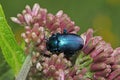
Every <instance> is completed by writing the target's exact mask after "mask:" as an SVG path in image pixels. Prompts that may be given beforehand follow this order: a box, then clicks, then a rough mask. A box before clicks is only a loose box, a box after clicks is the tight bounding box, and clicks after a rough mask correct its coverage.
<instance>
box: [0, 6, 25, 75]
mask: <svg viewBox="0 0 120 80" xmlns="http://www.w3.org/2000/svg"><path fill="white" fill-rule="evenodd" d="M0 47H1V49H2V53H3V55H4V57H5V59H6V61H7V63H8V64H9V65H10V66H11V68H12V69H13V71H14V73H15V75H16V74H17V73H18V72H19V70H20V68H21V66H22V64H23V62H24V59H25V55H24V52H23V50H22V49H21V48H20V47H19V46H18V44H17V42H16V40H15V38H14V35H13V33H12V31H11V29H10V27H9V25H8V24H7V21H6V19H5V15H4V13H3V10H2V7H1V5H0Z"/></svg>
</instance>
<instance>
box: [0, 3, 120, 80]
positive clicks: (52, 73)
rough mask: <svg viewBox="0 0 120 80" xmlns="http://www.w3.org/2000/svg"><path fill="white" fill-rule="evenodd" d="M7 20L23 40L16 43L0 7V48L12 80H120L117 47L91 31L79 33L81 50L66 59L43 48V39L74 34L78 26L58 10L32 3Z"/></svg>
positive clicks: (62, 55)
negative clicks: (49, 9) (12, 74)
mask: <svg viewBox="0 0 120 80" xmlns="http://www.w3.org/2000/svg"><path fill="white" fill-rule="evenodd" d="M11 20H12V21H13V22H15V23H17V24H19V25H20V26H23V27H24V29H25V32H24V33H21V37H22V38H23V39H24V42H22V43H21V46H20V45H18V44H17V42H16V40H15V38H14V35H13V33H12V31H11V29H10V27H9V26H8V24H7V22H6V19H5V16H4V13H3V11H2V7H1V6H0V47H1V49H2V53H3V55H4V57H5V59H6V61H7V62H8V64H9V65H10V66H11V68H12V69H13V71H14V74H15V79H16V80H120V47H118V48H116V49H113V48H112V47H111V44H110V43H107V42H105V41H104V40H103V39H102V37H101V36H94V35H93V33H94V30H93V29H91V28H90V29H88V30H87V31H86V32H84V33H82V34H81V35H79V36H81V37H82V38H83V40H84V46H83V48H82V50H80V51H77V52H75V54H74V55H73V56H71V57H69V58H66V57H65V54H64V53H59V54H55V53H51V52H49V51H48V50H47V49H46V47H47V46H46V38H49V37H50V36H51V35H52V34H54V33H61V34H62V33H63V30H64V29H66V30H67V32H68V33H74V34H77V32H79V31H80V27H79V26H76V25H75V22H74V21H72V20H71V19H70V17H69V16H68V15H67V14H65V13H64V12H63V11H62V10H60V11H58V12H57V13H56V14H55V15H53V14H52V13H48V12H47V9H44V8H41V7H40V5H39V4H37V3H35V4H34V6H33V7H32V8H31V7H30V6H29V5H26V7H25V9H24V10H23V11H22V13H19V14H17V17H11Z"/></svg>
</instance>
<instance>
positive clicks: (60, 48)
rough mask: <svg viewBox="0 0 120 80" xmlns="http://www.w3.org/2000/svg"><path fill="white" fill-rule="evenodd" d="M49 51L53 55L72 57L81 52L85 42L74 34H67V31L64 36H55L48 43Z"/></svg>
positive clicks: (57, 34) (58, 34)
mask: <svg viewBox="0 0 120 80" xmlns="http://www.w3.org/2000/svg"><path fill="white" fill-rule="evenodd" d="M46 46H47V50H48V51H50V52H52V53H62V52H64V54H65V56H71V55H73V54H74V53H75V52H76V51H79V50H81V49H82V48H83V46H84V40H83V39H82V38H81V37H80V36H78V35H76V34H72V33H67V31H66V30H64V32H63V33H62V34H60V33H56V34H53V35H52V36H51V37H50V38H49V39H48V40H47V42H46Z"/></svg>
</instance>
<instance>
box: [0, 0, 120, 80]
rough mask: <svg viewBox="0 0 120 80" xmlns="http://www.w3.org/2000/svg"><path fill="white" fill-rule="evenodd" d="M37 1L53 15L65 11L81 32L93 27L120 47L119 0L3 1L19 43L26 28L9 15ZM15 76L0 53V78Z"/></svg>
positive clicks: (0, 1)
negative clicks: (12, 19)
mask: <svg viewBox="0 0 120 80" xmlns="http://www.w3.org/2000/svg"><path fill="white" fill-rule="evenodd" d="M34 3H39V4H40V6H41V7H43V8H47V10H48V12H50V13H53V14H55V13H56V12H57V11H59V10H63V11H64V13H66V14H68V16H69V17H71V19H72V20H73V21H75V23H76V25H78V26H80V28H81V30H80V33H83V32H85V31H86V30H87V29H88V28H93V29H94V30H95V35H100V36H102V37H103V39H104V40H105V41H106V42H108V43H111V44H112V47H114V48H115V47H118V46H120V0H59V1H58V0H0V4H1V5H2V7H3V10H4V13H5V15H6V18H7V21H8V24H9V25H10V26H11V28H12V30H13V32H14V34H15V37H16V39H17V41H18V43H19V42H20V41H21V37H20V33H21V32H23V29H24V28H23V27H21V26H19V25H17V24H15V23H13V22H12V21H11V20H10V17H12V16H16V15H17V13H21V12H22V10H23V9H24V8H25V5H27V4H28V5H30V6H31V7H32V6H33V4H34ZM12 79H13V74H12V71H11V70H10V67H9V66H8V65H7V63H6V62H5V60H4V58H3V55H2V54H0V80H12Z"/></svg>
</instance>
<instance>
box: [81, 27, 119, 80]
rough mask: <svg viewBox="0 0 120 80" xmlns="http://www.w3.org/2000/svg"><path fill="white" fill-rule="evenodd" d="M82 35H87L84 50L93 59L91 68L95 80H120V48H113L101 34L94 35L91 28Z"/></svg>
mask: <svg viewBox="0 0 120 80" xmlns="http://www.w3.org/2000/svg"><path fill="white" fill-rule="evenodd" d="M82 36H84V37H86V42H85V46H84V48H83V52H84V53H85V54H87V55H90V56H91V58H92V59H93V62H92V63H91V68H90V70H91V71H92V72H93V73H94V74H93V79H94V80H119V79H120V72H119V70H120V67H119V66H120V64H119V62H120V59H119V58H120V48H116V49H115V50H113V48H112V47H111V45H110V44H109V43H106V42H105V41H104V40H103V39H102V38H101V37H100V36H95V37H94V36H93V30H92V29H89V30H88V31H87V32H86V33H84V34H83V35H82Z"/></svg>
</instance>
